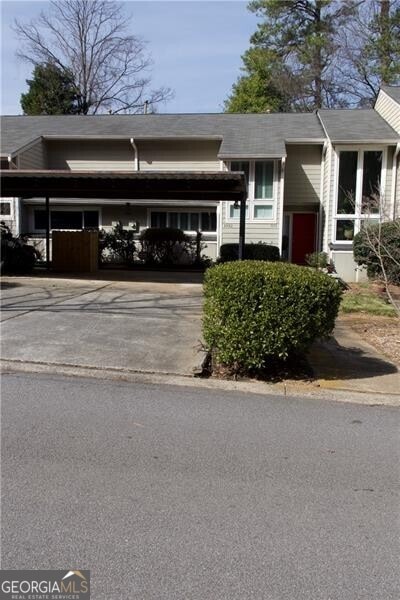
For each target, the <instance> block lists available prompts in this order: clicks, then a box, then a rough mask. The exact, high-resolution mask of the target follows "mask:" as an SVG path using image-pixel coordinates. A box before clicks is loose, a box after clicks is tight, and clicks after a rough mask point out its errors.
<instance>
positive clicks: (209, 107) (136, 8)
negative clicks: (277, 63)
mask: <svg viewBox="0 0 400 600" xmlns="http://www.w3.org/2000/svg"><path fill="white" fill-rule="evenodd" d="M246 5H247V3H246V2H240V1H236V0H227V1H225V2H220V1H215V2H206V1H201V0H198V1H195V2H191V1H190V2H189V1H181V2H170V1H167V0H164V1H157V2H155V1H154V2H153V1H151V0H147V1H142V2H135V1H132V2H125V6H126V10H127V12H129V13H131V14H132V16H133V33H135V34H137V35H140V36H142V37H143V38H144V39H146V40H147V41H148V48H149V50H150V51H151V54H152V57H153V60H154V68H153V84H154V86H155V87H157V86H161V85H165V86H169V87H171V88H173V90H174V92H175V97H174V99H173V100H171V101H170V102H168V104H167V105H166V106H165V107H164V106H161V107H160V108H159V110H160V112H221V110H222V105H223V101H224V99H225V98H226V96H227V94H228V92H229V90H230V88H231V86H232V83H233V82H234V81H235V79H236V78H237V76H238V75H239V73H240V66H241V60H240V56H241V54H243V52H244V51H245V50H246V48H247V47H248V45H249V38H250V36H251V34H252V33H253V32H254V30H255V29H256V23H257V21H256V18H255V16H254V15H253V14H251V13H250V12H249V11H248V10H247V9H246ZM47 6H48V2H43V1H36V0H31V1H26V0H23V1H19V0H12V1H10V0H1V27H2V42H1V67H2V90H1V91H2V103H1V112H2V114H19V113H21V108H20V104H19V98H20V95H21V93H22V92H24V91H26V88H27V86H26V83H25V80H26V79H27V78H28V77H29V76H30V74H31V66H29V65H27V64H24V63H21V62H20V61H19V60H18V59H17V58H16V57H15V51H16V48H17V43H18V42H17V40H16V39H15V34H14V32H13V31H12V29H11V25H12V23H13V21H14V19H15V18H17V19H19V20H22V21H26V20H28V19H30V18H32V17H35V16H36V15H38V14H39V13H40V11H41V10H43V9H46V7H47Z"/></svg>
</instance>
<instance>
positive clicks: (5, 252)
mask: <svg viewBox="0 0 400 600" xmlns="http://www.w3.org/2000/svg"><path fill="white" fill-rule="evenodd" d="M27 239H28V238H27V236H25V235H20V236H18V237H14V236H13V234H12V232H11V229H10V228H9V226H8V225H6V223H5V222H4V221H1V222H0V244H1V271H2V272H3V273H31V272H32V271H33V267H34V266H35V263H36V261H37V260H38V259H39V258H40V252H39V251H38V250H37V249H36V248H35V247H34V246H31V245H30V244H27Z"/></svg>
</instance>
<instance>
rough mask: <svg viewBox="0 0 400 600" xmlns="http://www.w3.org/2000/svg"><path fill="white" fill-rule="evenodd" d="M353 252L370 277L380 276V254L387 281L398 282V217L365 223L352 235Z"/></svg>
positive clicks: (399, 247)
mask: <svg viewBox="0 0 400 600" xmlns="http://www.w3.org/2000/svg"><path fill="white" fill-rule="evenodd" d="M353 253H354V260H355V261H356V263H357V264H359V265H364V266H366V267H367V273H368V277H370V278H375V277H382V267H381V263H380V259H379V256H380V257H381V258H382V262H383V265H384V268H385V271H386V275H387V277H388V280H389V282H390V283H395V284H400V219H397V220H396V221H387V222H386V223H381V224H379V223H377V224H369V225H367V226H366V228H365V229H362V230H361V231H360V232H359V233H357V235H356V236H355V237H354V241H353Z"/></svg>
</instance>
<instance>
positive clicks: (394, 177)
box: [390, 142, 400, 220]
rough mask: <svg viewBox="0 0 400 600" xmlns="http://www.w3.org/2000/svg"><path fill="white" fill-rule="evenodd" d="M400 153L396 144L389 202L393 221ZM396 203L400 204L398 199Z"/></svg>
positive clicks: (399, 146) (399, 145)
mask: <svg viewBox="0 0 400 600" xmlns="http://www.w3.org/2000/svg"><path fill="white" fill-rule="evenodd" d="M399 153H400V142H399V143H397V144H396V150H395V151H394V154H393V165H392V193H391V198H390V202H391V205H392V210H391V213H392V214H391V217H392V219H393V220H394V219H395V218H396V217H397V216H398V215H397V214H396V188H397V178H398V176H399V174H398V165H397V163H398V156H399ZM397 201H398V202H400V198H397Z"/></svg>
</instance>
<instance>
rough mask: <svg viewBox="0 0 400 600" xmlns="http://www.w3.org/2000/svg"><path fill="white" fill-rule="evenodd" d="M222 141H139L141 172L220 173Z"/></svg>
mask: <svg viewBox="0 0 400 600" xmlns="http://www.w3.org/2000/svg"><path fill="white" fill-rule="evenodd" d="M219 146H220V141H214V140H204V141H198V140H188V141H178V140H152V141H150V140H149V141H138V142H137V147H138V151H139V163H140V170H141V171H219V170H220V161H219V159H218V151H219Z"/></svg>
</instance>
